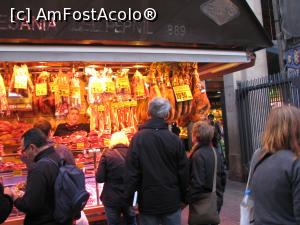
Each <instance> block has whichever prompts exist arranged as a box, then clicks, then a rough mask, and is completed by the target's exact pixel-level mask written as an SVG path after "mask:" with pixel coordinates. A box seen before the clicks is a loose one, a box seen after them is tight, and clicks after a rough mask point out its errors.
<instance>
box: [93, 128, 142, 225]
mask: <svg viewBox="0 0 300 225" xmlns="http://www.w3.org/2000/svg"><path fill="white" fill-rule="evenodd" d="M128 145H129V141H128V138H127V136H126V134H125V133H124V132H116V133H114V134H113V135H112V136H111V140H110V148H109V149H108V150H106V151H105V152H104V153H103V155H102V156H101V159H100V162H99V166H98V169H97V173H96V181H97V182H98V183H104V187H103V191H102V193H101V196H100V199H101V201H102V203H103V205H104V209H105V214H106V219H107V223H108V225H119V224H122V223H121V215H123V217H124V219H125V223H126V224H127V225H136V216H135V211H134V209H133V208H132V207H130V204H128V203H127V202H126V201H125V199H124V183H125V180H124V173H125V157H126V154H127V152H128Z"/></svg>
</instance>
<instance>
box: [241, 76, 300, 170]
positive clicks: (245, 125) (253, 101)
mask: <svg viewBox="0 0 300 225" xmlns="http://www.w3.org/2000/svg"><path fill="white" fill-rule="evenodd" d="M299 88H300V75H297V74H296V75H293V76H288V75H287V74H286V73H279V74H274V75H269V76H267V77H262V78H258V79H254V80H250V81H242V82H238V89H237V91H236V97H237V106H238V122H239V134H240V144H241V150H242V152H241V155H242V164H243V166H244V169H245V170H246V171H247V170H248V168H249V163H250V160H251V157H252V154H253V152H254V151H255V150H256V149H257V148H259V147H260V141H261V134H262V132H263V129H264V126H265V122H266V119H267V117H268V114H269V111H270V110H271V109H272V108H273V107H277V106H281V105H285V104H291V105H295V106H297V107H299V106H300V101H299V93H300V92H299Z"/></svg>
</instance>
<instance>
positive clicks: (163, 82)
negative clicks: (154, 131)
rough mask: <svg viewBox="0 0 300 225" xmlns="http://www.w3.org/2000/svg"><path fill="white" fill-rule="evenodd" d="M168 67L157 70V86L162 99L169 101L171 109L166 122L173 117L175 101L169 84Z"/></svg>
mask: <svg viewBox="0 0 300 225" xmlns="http://www.w3.org/2000/svg"><path fill="white" fill-rule="evenodd" d="M170 70H171V68H170V66H168V65H164V66H161V67H159V68H158V69H157V73H158V76H157V77H158V80H159V82H158V86H159V89H160V92H161V95H162V97H164V98H166V99H168V100H169V102H170V104H171V109H170V112H169V117H168V121H169V122H171V121H172V120H173V118H174V116H175V108H176V99H175V95H174V91H173V88H172V85H171V82H170V77H169V75H170Z"/></svg>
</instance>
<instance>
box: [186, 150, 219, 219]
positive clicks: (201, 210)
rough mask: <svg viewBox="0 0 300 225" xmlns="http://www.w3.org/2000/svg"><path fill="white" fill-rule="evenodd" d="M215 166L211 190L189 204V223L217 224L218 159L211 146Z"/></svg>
mask: <svg viewBox="0 0 300 225" xmlns="http://www.w3.org/2000/svg"><path fill="white" fill-rule="evenodd" d="M212 150H213V153H214V159H215V167H214V180H213V188H212V192H209V193H203V194H201V197H200V199H198V200H197V201H195V202H193V203H191V204H190V205H189V221H188V223H189V225H199V224H219V223H220V217H219V213H218V210H217V194H216V183H217V165H218V159H217V154H216V151H215V149H214V148H213V149H212Z"/></svg>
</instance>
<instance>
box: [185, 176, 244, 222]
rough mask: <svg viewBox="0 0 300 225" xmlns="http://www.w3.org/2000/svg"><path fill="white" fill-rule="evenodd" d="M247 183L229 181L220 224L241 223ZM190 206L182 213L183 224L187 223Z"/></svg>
mask: <svg viewBox="0 0 300 225" xmlns="http://www.w3.org/2000/svg"><path fill="white" fill-rule="evenodd" d="M244 189H245V183H239V182H234V181H230V180H228V181H227V185H226V190H225V193H224V204H223V207H222V211H221V224H220V225H239V224H240V202H241V200H242V197H243V192H244ZM187 220H188V208H187V207H186V208H185V209H184V211H183V213H182V221H181V224H182V225H187V224H188V223H187Z"/></svg>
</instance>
